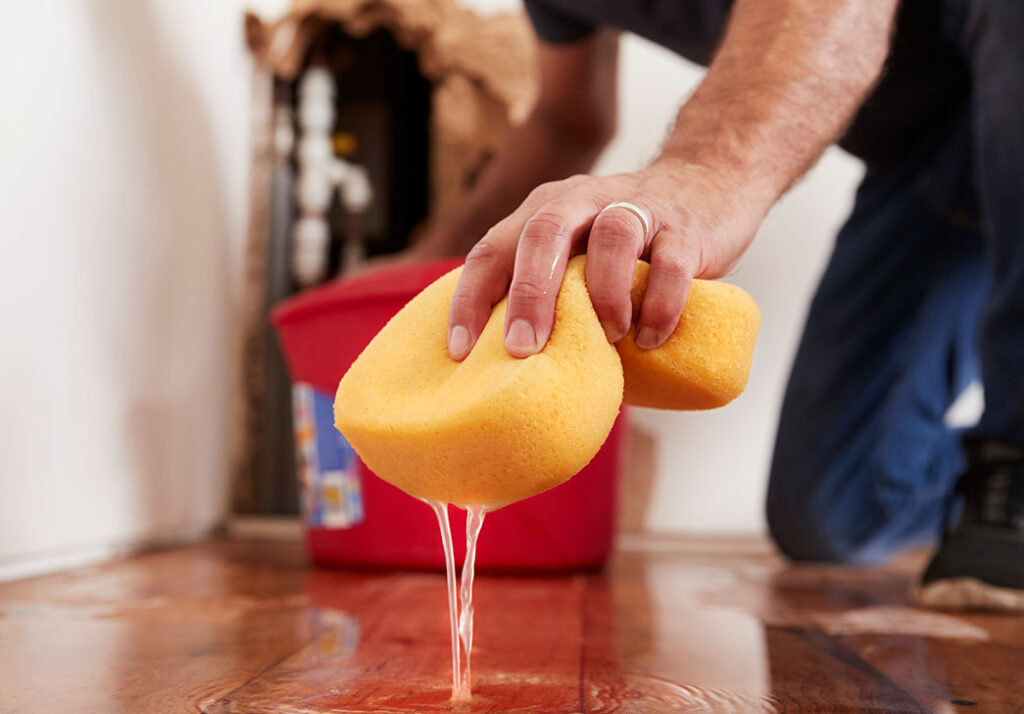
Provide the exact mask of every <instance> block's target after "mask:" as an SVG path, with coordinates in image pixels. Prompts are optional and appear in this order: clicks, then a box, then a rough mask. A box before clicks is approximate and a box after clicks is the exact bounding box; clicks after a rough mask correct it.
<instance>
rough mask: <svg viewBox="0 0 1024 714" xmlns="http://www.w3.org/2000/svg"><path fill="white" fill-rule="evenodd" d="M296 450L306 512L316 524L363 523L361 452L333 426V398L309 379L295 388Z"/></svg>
mask: <svg viewBox="0 0 1024 714" xmlns="http://www.w3.org/2000/svg"><path fill="white" fill-rule="evenodd" d="M292 406H293V409H294V412H295V421H294V423H295V450H296V452H297V455H298V470H299V489H300V491H301V500H302V513H303V517H304V518H305V520H306V525H307V526H309V527H311V528H351V527H352V526H355V525H358V524H360V523H362V522H363V519H364V518H365V514H364V512H363V489H362V483H361V482H360V480H359V471H358V469H357V466H356V453H355V451H353V450H352V447H351V446H350V445H349V443H348V441H346V440H345V437H344V436H342V435H341V433H340V432H339V431H338V430H337V429H335V428H334V403H333V400H332V399H331V397H329V396H328V395H326V394H323V393H322V392H319V391H317V390H316V389H314V388H313V387H312V386H310V385H309V384H303V383H299V384H296V385H295V386H294V387H292Z"/></svg>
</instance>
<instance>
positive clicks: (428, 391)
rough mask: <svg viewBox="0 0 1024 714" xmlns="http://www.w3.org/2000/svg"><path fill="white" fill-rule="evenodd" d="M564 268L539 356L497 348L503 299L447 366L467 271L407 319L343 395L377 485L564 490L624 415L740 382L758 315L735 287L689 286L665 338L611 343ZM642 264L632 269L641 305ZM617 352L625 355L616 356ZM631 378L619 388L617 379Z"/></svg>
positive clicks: (717, 392) (452, 492)
mask: <svg viewBox="0 0 1024 714" xmlns="http://www.w3.org/2000/svg"><path fill="white" fill-rule="evenodd" d="M584 264H585V259H584V258H583V257H582V256H581V257H577V258H574V259H572V260H571V261H569V265H568V268H567V270H566V276H565V279H564V281H563V282H562V287H561V290H560V292H559V294H558V302H557V307H556V311H555V324H554V330H553V331H552V334H551V339H550V341H549V342H548V344H547V346H546V347H545V348H544V350H543V351H542V352H541V353H540V354H536V355H533V356H531V357H527V358H526V359H516V358H514V357H511V356H510V355H509V354H508V353H507V352H506V351H505V347H504V344H503V341H502V328H503V325H504V319H505V306H506V304H505V301H502V302H500V303H498V304H497V305H496V306H495V308H494V310H493V312H492V313H491V318H490V320H488V322H487V326H486V327H485V328H484V331H483V333H482V334H481V336H480V339H479V340H478V341H477V344H476V346H475V347H474V348H473V350H472V352H470V354H469V356H468V357H466V359H465V360H463V361H462V362H461V363H459V362H455V361H454V360H452V359H451V358H450V357H449V356H448V348H447V343H446V335H447V321H448V307H449V303H450V301H451V296H452V293H453V292H454V291H455V286H456V283H457V282H458V278H459V273H460V270H461V269H459V270H455V271H452V272H451V273H449V274H447V275H445V276H443V277H442V278H440V279H439V280H437V281H436V282H435V283H433V284H432V285H430V286H429V287H428V288H427V289H426V290H424V291H423V292H422V293H420V294H419V295H418V296H416V297H415V298H414V299H413V300H412V301H411V302H410V303H409V304H408V305H406V307H405V308H403V309H402V310H401V311H400V312H399V313H398V314H397V315H395V317H394V318H392V319H391V321H390V322H388V324H387V325H386V326H385V327H384V329H383V330H381V331H380V333H379V334H378V335H377V336H376V337H375V338H374V339H373V341H371V342H370V344H369V345H368V346H367V348H366V349H365V350H364V351H363V353H362V354H361V355H360V356H359V358H358V359H357V360H356V361H355V362H354V363H353V364H352V367H351V368H350V369H349V371H348V372H347V373H346V374H345V376H344V378H343V379H342V380H341V384H340V385H339V386H338V394H337V398H336V399H335V402H334V415H335V425H336V426H337V427H338V429H339V430H340V431H341V432H342V433H343V434H344V435H345V437H346V438H347V439H348V440H349V442H350V443H351V444H352V446H353V448H355V450H356V452H357V453H358V454H359V456H360V457H361V458H362V459H363V461H364V462H365V463H366V465H367V466H369V467H370V469H371V470H373V471H374V472H375V473H376V474H377V475H378V476H380V477H381V478H383V479H385V480H386V481H388V482H390V483H392V484H394V485H395V486H397V487H399V488H401V489H402V490H403V491H406V492H407V493H409V494H411V495H413V496H417V497H419V498H428V499H436V500H440V501H445V502H448V503H454V504H456V505H460V506H467V505H473V504H482V505H486V506H492V507H500V506H503V505H506V504H508V503H512V502H513V501H517V500H520V499H522V498H526V497H528V496H532V495H534V494H536V493H540V492H541V491H545V490H547V489H549V488H552V487H554V486H557V485H558V484H560V483H562V482H564V481H566V480H568V479H569V478H571V477H572V476H573V475H574V474H576V473H577V472H578V471H579V470H580V469H582V468H583V467H584V466H586V464H587V463H588V462H589V461H590V460H591V459H592V458H593V457H594V455H595V454H596V453H597V451H598V449H599V448H600V447H601V444H602V443H604V440H605V438H606V437H607V436H608V432H609V431H610V430H611V427H612V423H613V422H614V421H615V417H616V415H617V414H618V411H619V406H620V404H621V403H622V401H623V396H624V390H625V400H626V402H627V403H629V404H635V405H640V406H653V407H660V408H672V409H708V408H711V407H715V406H721V405H722V404H725V403H727V402H729V401H730V400H732V399H733V398H735V397H736V396H737V395H738V394H739V393H740V392H741V391H742V390H743V387H744V385H745V384H746V380H747V374H748V372H749V369H750V360H751V357H752V355H753V347H754V339H755V338H756V336H757V328H758V322H759V315H758V312H757V306H756V305H755V304H754V302H753V300H752V299H751V298H750V297H749V296H748V295H747V294H746V293H745V292H743V291H742V290H741V289H739V288H736V287H734V286H730V285H725V284H721V283H713V282H707V281H694V283H693V285H692V286H691V288H690V294H689V297H688V298H687V303H686V308H685V310H684V312H683V317H682V318H681V320H680V324H679V327H678V328H677V329H676V331H675V332H674V333H673V335H672V337H671V338H669V341H668V342H667V343H666V344H665V345H663V346H662V347H660V348H658V349H657V350H652V351H649V352H644V351H641V350H638V349H637V348H636V347H635V345H634V344H633V340H632V334H630V335H627V336H626V337H625V338H623V340H622V341H620V342H619V343H618V344H617V345H616V346H615V347H613V346H612V345H610V344H608V341H607V339H606V338H605V335H604V331H603V330H602V329H601V325H600V323H599V322H598V319H597V315H596V314H595V313H594V309H593V306H592V305H591V303H590V296H589V294H588V293H587V289H586V284H585V281H584ZM646 276H647V265H646V264H645V263H638V264H637V274H636V282H635V284H634V290H633V299H634V305H635V307H636V308H638V307H639V300H640V298H641V297H642V295H643V290H644V286H645V285H646ZM620 355H621V358H620ZM624 372H625V378H624V377H623V373H624Z"/></svg>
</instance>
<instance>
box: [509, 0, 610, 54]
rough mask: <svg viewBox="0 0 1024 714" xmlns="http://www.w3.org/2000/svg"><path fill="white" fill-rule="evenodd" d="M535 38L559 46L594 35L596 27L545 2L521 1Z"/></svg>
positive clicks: (534, 0) (539, 0) (545, 0)
mask: <svg viewBox="0 0 1024 714" xmlns="http://www.w3.org/2000/svg"><path fill="white" fill-rule="evenodd" d="M523 4H524V5H525V6H526V12H527V14H528V15H529V16H530V22H532V23H533V28H534V30H536V32H537V36H538V37H540V39H541V40H543V41H544V42H550V43H551V44H555V45H561V44H566V43H569V42H576V41H577V40H582V39H583V38H584V37H589V36H590V35H592V34H594V31H595V30H596V27H595V26H594V25H593V24H591V23H589V22H586V21H585V20H581V19H580V18H578V17H573V16H572V15H569V14H567V13H566V12H565V11H564V10H562V9H560V8H558V7H555V6H554V5H553V4H552V3H551V2H548V1H547V0H523Z"/></svg>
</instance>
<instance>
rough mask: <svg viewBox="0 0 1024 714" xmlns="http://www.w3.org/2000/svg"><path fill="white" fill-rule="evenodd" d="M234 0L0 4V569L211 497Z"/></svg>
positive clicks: (234, 254)
mask: <svg viewBox="0 0 1024 714" xmlns="http://www.w3.org/2000/svg"><path fill="white" fill-rule="evenodd" d="M242 5H243V3H242V1H241V0H230V1H229V2H216V3H209V2H206V1H205V0H188V1H181V0H147V1H142V0H134V1H133V2H121V1H119V0H67V1H64V2H59V1H55V0H49V1H45V2H39V3H33V2H21V3H13V4H11V5H10V6H8V7H6V8H5V12H4V21H3V23H0V66H2V67H3V71H2V72H0V96H2V97H3V100H2V105H0V106H2V108H0V156H2V157H3V158H2V160H0V370H2V372H3V374H2V378H0V577H5V576H6V577H11V576H14V575H17V574H25V573H28V572H34V571H39V570H42V569H46V568H48V567H54V566H57V565H60V564H65V563H72V562H81V561H83V560H88V559H92V558H98V557H102V556H104V555H106V554H109V553H111V552H115V551H117V550H119V549H122V548H124V547H127V546H130V545H134V544H138V543H140V542H146V541H151V540H154V539H165V538H177V537H181V536H184V535H189V534H195V533H201V532H203V531H205V530H207V529H209V528H210V527H211V526H213V525H214V524H215V523H217V522H218V521H220V520H221V519H222V517H223V514H224V512H225V508H226V504H227V473H228V472H227V468H226V464H227V456H228V443H227V442H228V433H229V431H228V426H229V419H230V418H231V415H230V413H229V410H230V408H231V405H232V404H233V397H232V390H233V389H234V388H235V386H236V385H235V376H234V372H233V363H234V362H235V361H236V360H235V357H236V354H237V350H236V343H237V340H236V329H237V328H236V325H237V321H236V320H235V319H234V318H235V315H236V307H237V303H238V300H237V295H238V288H239V282H238V277H239V267H240V249H241V246H242V241H243V235H244V227H245V198H246V195H245V194H246V180H247V164H248V137H247V122H248V117H249V105H248V94H249V86H250V84H249V83H250V77H249V60H248V56H247V53H246V51H245V48H244V44H243V37H242V19H241V12H242Z"/></svg>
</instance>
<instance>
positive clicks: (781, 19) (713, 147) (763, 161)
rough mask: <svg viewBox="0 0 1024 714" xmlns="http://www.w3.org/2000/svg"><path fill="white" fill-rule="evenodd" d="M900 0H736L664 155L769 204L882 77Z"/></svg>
mask: <svg viewBox="0 0 1024 714" xmlns="http://www.w3.org/2000/svg"><path fill="white" fill-rule="evenodd" d="M896 5H897V0H737V2H736V4H735V6H734V8H733V11H732V16H731V18H730V21H729V26H728V28H727V30H726V34H725V37H724V39H723V41H722V44H721V45H720V47H719V50H718V52H717V54H716V56H715V58H714V61H713V62H712V64H711V66H710V68H709V70H708V74H707V76H706V77H705V79H704V81H703V82H702V84H701V85H700V87H699V88H698V89H697V91H696V92H695V93H694V95H693V96H692V97H691V98H690V100H689V101H688V102H687V103H686V104H685V105H684V106H683V108H682V109H681V110H680V112H679V115H678V118H677V121H676V124H675V127H674V129H673V131H672V133H671V135H670V137H669V139H668V140H667V141H666V144H665V146H664V149H663V152H662V155H661V157H660V158H659V159H658V162H663V163H666V164H671V163H672V162H679V163H682V164H686V165H689V166H698V167H701V168H705V169H707V170H708V172H709V174H711V175H712V176H713V177H714V178H715V179H717V180H720V181H722V183H723V184H725V185H726V186H728V187H729V188H730V189H736V188H740V189H743V190H744V191H746V193H747V195H749V196H751V197H752V198H754V199H763V202H764V203H765V210H767V207H768V206H770V205H771V204H772V203H774V201H775V200H776V199H777V198H778V197H779V196H780V195H781V194H782V193H783V192H784V191H785V190H786V189H787V188H788V187H789V186H790V185H791V184H792V183H793V182H794V181H795V180H796V179H798V178H799V177H800V176H801V175H802V174H803V173H804V172H805V171H807V169H809V168H810V166H811V165H813V163H814V162H815V161H816V160H817V159H818V157H819V156H820V155H821V154H822V152H823V151H824V150H825V149H826V148H827V147H828V146H829V145H830V144H832V143H833V142H834V141H835V140H836V139H837V138H838V137H839V136H840V134H841V133H842V131H843V129H844V128H845V126H846V125H847V124H848V122H849V121H850V119H851V118H852V117H853V115H854V113H855V112H856V110H857V107H859V106H860V104H861V102H862V101H863V100H864V98H865V96H866V95H867V93H868V92H869V91H870V89H871V87H872V85H873V84H874V82H875V81H876V80H877V79H878V76H879V75H880V73H881V70H882V67H883V65H884V62H885V57H886V55H887V54H888V48H889V39H890V35H891V31H892V24H893V18H894V15H895V10H896Z"/></svg>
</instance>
